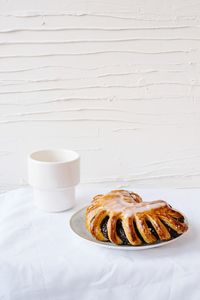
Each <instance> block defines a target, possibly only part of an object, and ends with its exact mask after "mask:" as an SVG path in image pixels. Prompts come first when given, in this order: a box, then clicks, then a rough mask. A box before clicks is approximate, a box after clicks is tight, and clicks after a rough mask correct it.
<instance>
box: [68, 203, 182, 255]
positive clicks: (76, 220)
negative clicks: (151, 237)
mask: <svg viewBox="0 0 200 300" xmlns="http://www.w3.org/2000/svg"><path fill="white" fill-rule="evenodd" d="M85 210H86V208H85V207H84V208H82V209H80V210H79V211H77V212H76V213H74V214H73V215H72V217H71V219H70V227H71V229H72V231H73V232H74V233H75V234H77V236H79V237H80V238H82V239H84V240H86V241H88V242H91V243H94V244H97V245H99V246H102V247H106V248H111V249H116V250H131V251H134V250H147V249H151V248H155V247H161V246H164V245H167V244H169V243H172V242H174V241H176V240H178V239H180V238H181V237H182V236H183V235H184V234H182V235H180V236H178V237H177V238H175V239H172V240H170V241H166V242H159V243H157V244H153V245H143V246H126V245H114V244H111V243H109V242H100V241H98V240H96V239H95V238H94V237H93V236H92V235H91V234H90V233H89V232H88V231H87V229H86V227H85Z"/></svg>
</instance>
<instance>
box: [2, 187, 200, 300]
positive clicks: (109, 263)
mask: <svg viewBox="0 0 200 300" xmlns="http://www.w3.org/2000/svg"><path fill="white" fill-rule="evenodd" d="M113 187H114V186H113ZM104 190H107V191H108V187H105V186H102V185H101V186H95V187H92V188H91V187H90V189H88V188H84V187H80V188H79V191H78V197H77V202H78V205H77V206H76V207H75V209H73V210H71V211H68V212H64V213H57V214H48V213H44V212H41V211H39V210H37V209H36V208H35V207H34V205H33V203H32V192H31V190H30V189H29V188H25V189H20V190H16V191H12V192H8V193H7V194H4V195H1V196H0V250H1V251H0V300H33V299H34V300H79V299H81V300H98V299H103V300H107V299H109V300H110V299H116V300H118V299H120V300H122V299H125V300H129V299H131V300H133V299H136V300H140V299H143V300H144V299H148V300H151V299H152V300H157V299H158V300H165V299H166V300H200V236H199V228H200V200H199V198H200V190H191V189H190V190H136V191H137V192H139V193H140V194H141V195H142V196H143V197H144V200H152V199H158V198H163V199H165V200H167V201H168V202H169V203H171V204H172V205H174V206H175V207H176V208H177V209H180V210H181V211H182V212H184V213H185V214H186V215H187V217H188V219H189V223H190V231H189V232H188V233H187V234H186V235H185V236H184V237H182V238H181V239H180V240H177V241H176V242H174V243H172V244H169V245H166V246H165V247H161V248H155V249H150V250H145V251H137V252H136V251H133V252H132V251H121V250H120V251H116V250H111V249H106V248H102V247H99V246H96V245H93V244H91V245H90V244H89V243H88V242H86V241H84V240H81V239H79V238H78V237H77V236H75V235H74V234H73V233H72V232H71V230H70V228H69V218H70V216H71V215H72V213H73V212H74V211H76V210H77V209H79V208H80V207H81V206H83V205H84V204H85V203H88V202H89V201H90V195H92V194H95V193H99V192H102V191H104Z"/></svg>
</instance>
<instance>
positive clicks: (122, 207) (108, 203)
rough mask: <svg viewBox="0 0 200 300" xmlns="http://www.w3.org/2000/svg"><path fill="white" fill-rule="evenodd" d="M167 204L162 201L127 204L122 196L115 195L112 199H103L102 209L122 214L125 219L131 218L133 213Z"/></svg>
mask: <svg viewBox="0 0 200 300" xmlns="http://www.w3.org/2000/svg"><path fill="white" fill-rule="evenodd" d="M166 205H167V203H166V202H165V201H162V200H157V201H152V202H141V203H135V202H131V203H130V202H127V201H125V200H124V195H122V194H116V195H115V198H114V199H109V198H105V199H104V203H103V205H102V206H103V207H104V208H105V209H106V210H108V211H109V212H116V213H119V212H121V213H123V214H124V216H126V217H131V216H132V215H134V214H135V213H139V212H145V211H149V210H151V209H156V208H160V207H163V206H166Z"/></svg>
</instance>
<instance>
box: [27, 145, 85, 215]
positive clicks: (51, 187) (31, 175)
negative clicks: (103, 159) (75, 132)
mask: <svg viewBox="0 0 200 300" xmlns="http://www.w3.org/2000/svg"><path fill="white" fill-rule="evenodd" d="M28 181H29V184H30V185H31V186H32V187H33V194H34V201H35V204H36V205H37V206H38V207H39V208H40V209H42V210H45V211H47V212H59V211H64V210H67V209H70V208H72V207H73V206H74V204H75V186H76V185H77V184H78V183H79V181H80V157H79V154H78V153H77V152H75V151H71V150H67V149H66V150H65V149H55V150H51V149H50V150H40V151H37V152H33V153H31V154H30V155H29V157H28Z"/></svg>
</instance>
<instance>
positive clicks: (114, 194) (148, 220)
mask: <svg viewBox="0 0 200 300" xmlns="http://www.w3.org/2000/svg"><path fill="white" fill-rule="evenodd" d="M86 228H87V230H88V231H89V232H90V233H91V234H92V235H93V236H94V237H95V238H96V239H97V240H100V241H110V242H112V243H114V244H116V245H121V244H129V245H133V246H138V245H142V244H144V243H147V244H153V243H155V242H158V241H166V240H170V239H172V238H175V237H176V236H178V235H180V234H182V233H183V232H185V231H186V230H187V229H188V226H187V223H186V222H185V220H184V216H183V215H182V214H181V213H180V212H178V211H176V210H174V209H172V208H171V206H170V205H168V204H167V203H166V202H165V201H162V200H157V201H152V202H143V201H142V198H141V197H140V196H139V195H138V194H136V193H133V192H128V191H126V190H114V191H111V192H110V193H108V194H105V195H97V196H95V197H94V198H93V200H92V203H91V205H90V206H89V207H88V208H87V209H86Z"/></svg>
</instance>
